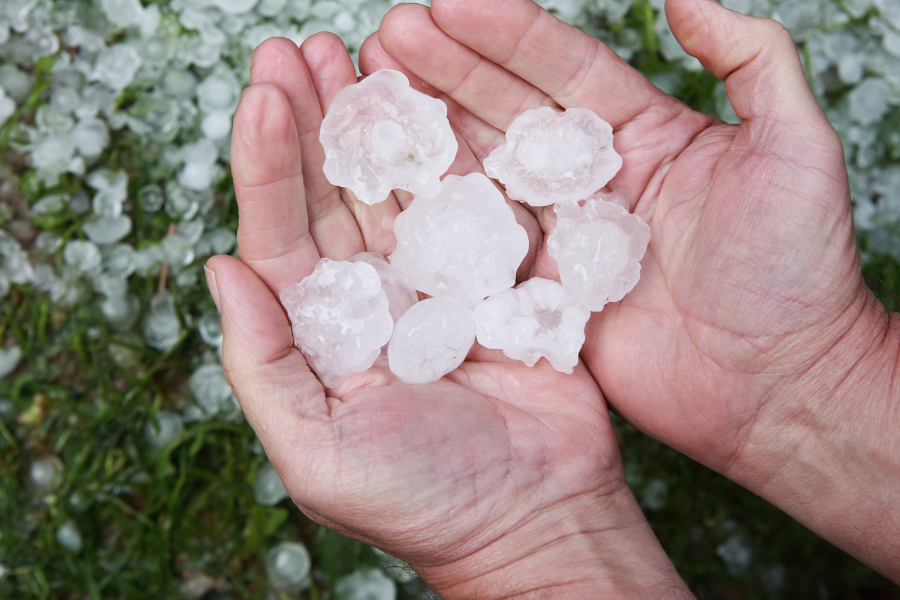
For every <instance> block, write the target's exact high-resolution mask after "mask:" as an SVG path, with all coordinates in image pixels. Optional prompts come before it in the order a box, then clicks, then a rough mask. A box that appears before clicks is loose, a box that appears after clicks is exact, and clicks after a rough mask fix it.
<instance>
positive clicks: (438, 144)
mask: <svg viewBox="0 0 900 600" xmlns="http://www.w3.org/2000/svg"><path fill="white" fill-rule="evenodd" d="M319 140H320V141H321V142H322V146H323V147H324V148H325V166H324V169H325V176H326V177H327V178H328V181H330V182H331V183H333V184H334V185H338V186H342V187H346V188H348V189H350V190H352V191H353V193H354V194H356V197H357V198H359V200H360V201H362V202H365V203H366V204H375V203H377V202H382V201H383V200H385V199H386V198H387V196H388V194H389V193H390V191H391V190H393V189H397V188H399V189H403V190H407V191H409V192H412V193H414V194H417V195H421V196H434V195H436V194H437V193H438V190H439V189H440V176H441V175H443V174H444V173H445V172H446V171H447V169H448V168H449V167H450V164H451V163H452V162H453V159H454V157H455V156H456V149H457V144H456V137H455V136H454V135H453V131H452V130H451V129H450V122H449V121H448V120H447V106H446V105H445V104H444V103H443V102H441V101H440V100H436V99H434V98H431V97H430V96H426V95H425V94H423V93H421V92H419V91H416V90H414V89H412V88H411V87H410V86H409V80H407V79H406V76H405V75H403V74H402V73H399V72H397V71H392V70H390V69H385V70H382V71H377V72H376V73H373V74H372V75H370V76H369V77H367V78H366V79H364V80H363V81H361V82H359V83H357V84H355V85H349V86H347V87H345V88H344V89H342V90H341V91H340V92H338V94H337V96H335V99H334V101H333V102H332V103H331V106H330V107H329V108H328V114H326V115H325V119H324V120H323V121H322V127H321V130H320V133H319Z"/></svg>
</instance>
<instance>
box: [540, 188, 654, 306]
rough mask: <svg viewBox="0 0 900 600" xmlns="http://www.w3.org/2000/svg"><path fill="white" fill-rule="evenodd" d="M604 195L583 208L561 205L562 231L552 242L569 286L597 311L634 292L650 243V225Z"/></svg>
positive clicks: (562, 276)
mask: <svg viewBox="0 0 900 600" xmlns="http://www.w3.org/2000/svg"><path fill="white" fill-rule="evenodd" d="M602 197H603V195H602V194H595V195H594V196H592V197H591V198H589V199H588V200H586V201H585V204H584V206H583V207H579V206H578V205H577V204H564V205H561V206H559V207H557V210H556V229H555V230H554V231H553V233H552V234H551V235H550V237H549V238H548V239H547V247H548V251H549V253H550V258H552V259H553V260H555V261H556V264H557V265H558V266H559V276H560V280H561V281H562V284H563V286H564V287H565V288H566V290H567V291H568V292H569V293H570V294H572V295H573V296H574V297H575V298H576V299H577V300H578V301H579V302H581V303H582V304H583V305H584V306H586V307H587V308H589V309H590V310H592V311H600V310H603V306H604V305H605V304H606V303H607V302H618V301H619V300H621V299H622V298H623V297H624V296H625V294H627V293H628V292H630V291H631V290H633V289H634V286H635V285H637V282H638V279H640V277H641V262H640V261H641V258H643V256H644V253H645V252H646V251H647V244H648V243H650V226H649V225H647V223H645V222H644V220H643V219H641V218H640V217H639V216H637V215H633V214H630V213H629V212H628V211H627V210H626V209H625V208H623V207H622V206H620V205H618V204H614V203H612V202H607V201H604V200H602V199H601V198H602Z"/></svg>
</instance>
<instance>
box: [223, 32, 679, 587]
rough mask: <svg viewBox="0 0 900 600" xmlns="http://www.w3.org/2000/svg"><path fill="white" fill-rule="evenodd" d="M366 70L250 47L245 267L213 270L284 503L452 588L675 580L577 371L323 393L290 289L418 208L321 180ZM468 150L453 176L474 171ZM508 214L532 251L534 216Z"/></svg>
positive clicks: (481, 354) (386, 382)
mask: <svg viewBox="0 0 900 600" xmlns="http://www.w3.org/2000/svg"><path fill="white" fill-rule="evenodd" d="M356 81H357V78H356V74H355V70H354V67H353V65H352V63H351V62H350V58H349V56H348V55H347V52H346V50H345V49H344V46H343V43H342V42H341V41H340V40H339V39H338V38H336V37H335V36H332V35H331V34H319V35H316V36H314V37H312V38H310V39H309V40H307V41H306V42H305V43H304V44H303V46H302V47H301V48H300V49H298V48H297V47H296V46H295V45H293V44H292V43H291V42H290V41H288V40H284V39H273V40H269V41H268V42H266V43H264V44H263V45H262V46H260V48H258V49H257V50H256V52H255V53H254V56H253V67H252V73H251V84H252V85H251V87H250V88H249V89H247V90H246V91H245V92H244V95H243V97H242V99H241V103H240V107H239V108H238V111H237V114H236V116H235V122H234V132H233V138H232V154H231V162H232V172H233V176H234V183H235V190H236V193H237V201H238V207H239V213H240V222H239V230H238V245H239V250H240V257H241V260H240V261H239V260H237V259H234V258H232V257H225V256H219V257H214V258H212V259H211V260H210V261H209V263H208V264H207V280H208V282H209V285H210V289H211V292H212V294H213V297H214V299H215V301H216V305H217V307H218V308H219V310H220V312H221V318H222V330H223V334H224V346H223V364H224V367H225V373H226V376H227V378H228V380H229V383H230V384H231V385H232V387H233V389H234V391H235V394H236V396H237V398H238V400H239V401H240V403H241V406H242V407H243V409H244V412H245V414H246V416H247V419H248V421H249V422H250V423H251V425H252V426H253V427H254V429H255V430H256V432H257V434H258V436H259V438H260V440H261V441H262V443H263V445H264V447H265V449H266V452H267V454H268V455H269V458H270V459H271V461H272V463H273V464H274V465H275V467H276V469H277V470H278V472H279V474H280V475H281V477H282V480H283V481H284V484H285V487H286V488H287V490H288V492H289V493H290V494H291V497H292V498H293V499H294V501H295V502H296V503H297V505H298V506H299V507H300V508H301V509H302V510H303V511H304V512H305V513H306V514H307V515H309V516H310V517H312V518H313V519H315V520H316V521H319V522H321V523H324V524H326V525H328V526H329V527H331V528H333V529H335V530H337V531H340V532H343V533H346V534H348V535H351V536H353V537H356V538H358V539H362V540H364V541H366V542H369V543H372V544H375V545H377V546H379V547H381V548H382V549H384V550H386V551H387V552H389V553H391V554H394V555H396V556H398V557H400V558H403V559H405V560H407V561H409V562H410V563H411V564H412V565H413V566H414V567H415V568H416V569H417V570H419V572H420V573H422V574H423V576H425V578H426V580H428V581H429V583H431V584H432V585H433V586H434V587H436V588H437V589H438V590H439V591H440V592H441V593H442V594H443V595H444V597H446V598H452V597H475V595H477V597H499V596H500V595H501V593H500V590H501V588H502V595H503V597H506V596H514V595H517V594H528V593H532V592H535V590H540V589H547V588H552V587H560V588H562V587H567V588H568V592H567V593H575V591H576V590H577V589H578V588H582V589H583V590H587V594H586V595H585V597H601V596H600V595H592V594H598V593H600V592H602V590H604V589H609V590H613V589H618V590H619V591H621V590H622V589H623V588H621V587H618V584H616V585H613V584H614V583H615V581H616V580H617V578H618V577H619V576H622V575H624V574H626V573H627V572H628V571H629V569H628V568H625V567H624V566H623V565H626V564H631V563H633V562H634V561H639V562H640V563H641V568H642V572H641V573H639V574H634V575H627V576H626V577H625V578H626V582H625V583H624V584H623V585H625V588H629V587H635V586H638V585H640V586H642V587H647V586H648V585H656V584H661V585H662V584H664V585H665V587H666V589H670V588H679V587H680V585H681V584H680V583H678V578H677V575H673V574H672V572H673V569H672V567H671V564H670V563H669V562H668V560H667V559H666V557H665V555H664V554H663V553H662V552H661V549H660V548H659V546H658V543H657V542H656V540H655V538H654V537H653V535H652V532H650V531H649V528H648V527H647V525H646V522H645V521H644V520H643V519H642V517H641V515H640V511H639V509H637V506H636V503H635V502H634V499H633V497H631V495H630V493H629V492H628V491H627V488H626V487H625V486H624V478H623V473H622V466H621V459H620V457H619V454H618V449H617V446H616V439H615V436H614V434H613V431H612V428H611V426H610V422H609V418H608V411H607V408H606V406H605V404H604V401H603V397H602V396H601V394H600V391H599V389H598V387H597V385H596V383H595V382H594V380H593V378H592V377H591V374H590V373H589V372H588V371H587V369H586V368H585V367H584V366H583V365H579V366H578V367H577V368H576V370H575V372H574V374H572V375H564V374H561V373H558V372H556V371H554V370H553V369H552V368H550V366H549V365H548V364H546V361H543V362H542V363H541V364H539V365H538V366H537V367H535V368H528V367H526V366H524V365H523V364H522V363H519V362H516V361H511V360H508V359H506V358H505V357H504V356H503V355H502V354H501V353H499V352H495V351H487V350H485V349H483V348H477V347H476V349H474V350H473V351H472V353H471V354H470V356H469V358H468V359H467V360H466V362H464V363H463V365H462V366H461V367H460V368H459V369H457V370H456V371H454V372H453V373H451V374H450V375H448V376H447V377H445V378H443V379H441V380H440V381H437V382H435V383H432V384H428V385H406V384H402V383H401V382H399V381H398V380H397V379H396V378H395V377H393V376H392V374H391V373H390V371H389V370H388V369H387V368H386V367H383V366H376V367H373V368H372V369H370V370H369V371H367V372H365V373H362V374H359V375H356V376H352V377H350V378H349V379H348V380H346V381H344V382H343V383H341V384H340V385H339V386H338V387H336V388H335V389H328V390H326V389H323V387H322V385H321V384H320V382H319V381H318V379H316V377H315V375H314V374H313V373H312V372H311V371H310V369H309V368H308V366H307V364H306V362H305V360H304V358H303V355H302V354H301V353H300V351H299V350H297V349H296V348H293V347H292V336H291V326H290V323H289V322H288V319H287V318H286V316H285V314H284V311H283V310H282V308H281V306H280V305H279V304H278V301H277V300H276V297H277V295H278V294H279V292H280V291H281V290H283V289H285V287H287V286H290V285H292V284H293V283H295V282H297V281H299V280H300V279H302V278H303V277H305V276H306V275H308V274H310V273H311V272H312V270H313V268H314V267H315V265H316V262H317V261H318V260H319V258H320V257H328V258H330V259H333V260H344V259H348V258H349V257H351V256H353V255H354V254H356V253H357V252H361V251H364V250H367V251H376V252H381V253H384V254H389V253H390V252H391V250H392V249H393V247H394V246H395V244H396V241H395V239H394V237H393V232H392V231H391V227H390V225H391V222H392V220H393V218H394V217H396V215H397V214H398V213H399V211H400V210H401V209H402V208H403V207H404V206H405V205H406V204H408V203H409V202H410V198H409V197H408V195H404V194H402V193H397V194H392V195H391V196H390V197H389V198H388V199H387V200H386V201H385V202H382V203H379V204H376V205H374V206H366V205H364V204H362V203H360V202H358V201H357V200H356V199H355V198H353V197H352V194H351V193H349V192H347V191H346V190H343V189H338V188H336V187H334V186H333V185H331V184H330V183H329V182H328V181H327V180H326V179H325V177H324V175H323V172H322V164H323V161H324V153H323V150H322V147H321V145H320V144H319V141H318V136H319V125H320V123H321V121H322V117H323V112H324V111H325V110H326V109H327V107H328V104H329V103H330V102H331V100H332V99H333V98H334V95H335V94H336V93H337V91H339V90H340V89H341V88H343V87H344V86H346V85H349V84H352V83H355V82H356ZM460 148H461V149H460V152H459V155H458V157H457V160H456V162H455V164H454V166H453V167H452V169H451V170H452V171H453V172H457V173H461V174H462V173H468V172H471V171H472V170H478V169H480V165H479V163H478V161H477V160H476V158H475V156H474V154H473V153H472V152H471V150H470V149H469V146H468V145H466V144H465V143H461V144H460ZM515 209H516V211H517V215H518V217H519V218H520V219H521V220H522V221H523V222H525V224H526V225H528V226H531V227H532V229H531V231H530V235H531V239H532V241H533V245H534V246H535V248H536V246H537V244H538V243H539V242H540V239H541V238H540V236H541V234H540V232H539V231H538V230H537V223H536V222H535V221H534V220H533V219H532V218H531V216H530V215H529V214H528V213H527V212H526V211H525V210H524V208H523V207H522V206H521V205H518V204H517V203H516V204H515ZM535 253H536V252H535V251H534V250H533V252H532V254H535ZM623 551H624V554H621V553H622V552H623ZM600 555H608V556H607V559H606V560H604V561H598V560H596V559H597V557H598V556H600ZM648 576H649V578H650V583H649V584H648V583H647V581H646V580H647V578H648ZM598 578H602V579H603V582H602V583H597V579H598ZM535 593H536V592H535ZM601 595H602V594H601Z"/></svg>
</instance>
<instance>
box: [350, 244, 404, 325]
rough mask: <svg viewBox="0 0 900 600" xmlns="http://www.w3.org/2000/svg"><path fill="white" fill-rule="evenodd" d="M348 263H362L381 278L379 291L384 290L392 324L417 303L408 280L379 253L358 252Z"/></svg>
mask: <svg viewBox="0 0 900 600" xmlns="http://www.w3.org/2000/svg"><path fill="white" fill-rule="evenodd" d="M350 262H364V263H366V264H369V265H372V267H373V268H374V269H375V270H376V271H378V276H379V277H381V289H382V290H384V295H385V296H387V301H388V310H390V311H391V318H392V319H393V320H394V323H396V322H397V320H398V319H400V317H402V316H403V313H405V312H406V311H408V310H409V309H410V307H411V306H412V305H413V304H415V303H416V302H418V301H419V295H418V294H416V288H414V287H413V285H412V284H411V283H410V282H409V278H408V277H407V276H406V275H404V274H403V273H402V272H400V271H398V270H397V269H395V268H394V267H392V266H391V265H390V263H389V262H388V261H386V260H385V259H384V256H382V255H381V254H380V253H378V252H360V253H359V254H354V255H353V257H352V258H350Z"/></svg>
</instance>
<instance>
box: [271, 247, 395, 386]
mask: <svg viewBox="0 0 900 600" xmlns="http://www.w3.org/2000/svg"><path fill="white" fill-rule="evenodd" d="M280 300H281V304H282V305H283V306H284V308H285V310H286V311H287V314H288V317H290V319H291V324H292V325H293V330H294V343H295V344H296V345H297V346H298V347H299V348H300V349H301V350H302V351H303V354H304V355H306V359H307V360H308V361H309V364H310V366H311V367H312V369H313V370H314V371H315V372H316V373H317V374H318V375H319V379H321V380H322V383H323V384H325V386H327V387H333V386H334V385H336V384H337V383H338V382H339V381H340V379H341V378H342V377H345V376H347V375H351V374H353V373H361V372H362V371H365V370H366V369H368V368H369V367H371V366H372V365H373V364H374V362H375V359H376V358H378V355H379V353H380V351H381V347H382V346H384V345H385V344H386V343H387V341H388V340H389V339H390V337H391V331H392V330H393V327H394V321H393V319H392V318H391V313H390V310H389V308H388V301H387V296H386V295H385V293H384V291H383V290H382V289H381V278H380V277H379V276H378V272H377V271H376V270H375V268H374V267H373V266H372V265H368V264H366V263H364V262H355V263H350V262H346V261H340V262H335V261H331V260H328V259H327V258H323V259H321V260H320V261H319V263H318V264H317V265H316V268H315V270H314V271H313V272H312V274H311V275H309V276H308V277H305V278H304V279H303V281H301V282H300V283H297V284H295V285H294V286H292V287H289V288H287V289H286V290H284V291H283V292H281V296H280Z"/></svg>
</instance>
